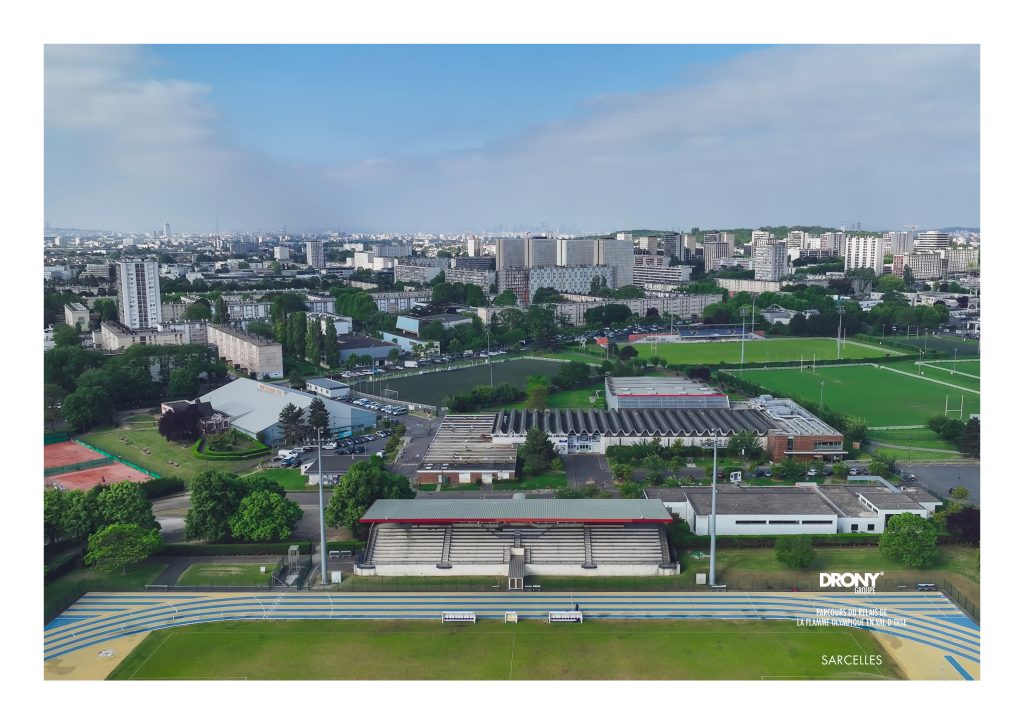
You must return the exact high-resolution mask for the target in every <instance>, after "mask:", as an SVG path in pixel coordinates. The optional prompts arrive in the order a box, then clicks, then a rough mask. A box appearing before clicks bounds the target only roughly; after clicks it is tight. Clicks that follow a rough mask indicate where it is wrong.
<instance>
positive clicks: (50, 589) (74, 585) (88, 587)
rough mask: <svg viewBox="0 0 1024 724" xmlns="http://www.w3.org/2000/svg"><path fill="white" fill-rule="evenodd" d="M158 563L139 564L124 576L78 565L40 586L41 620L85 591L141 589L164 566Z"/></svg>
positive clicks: (57, 611)
mask: <svg viewBox="0 0 1024 724" xmlns="http://www.w3.org/2000/svg"><path fill="white" fill-rule="evenodd" d="M166 567H167V566H165V565H164V564H162V563H139V564H137V565H134V566H129V567H128V572H127V573H126V574H124V575H122V574H120V573H113V574H108V573H102V572H101V571H97V570H95V569H93V568H80V569H78V570H75V571H71V572H70V573H68V574H67V575H64V576H61V577H60V578H58V579H57V580H55V581H52V582H51V583H47V584H46V585H45V586H43V608H44V617H45V618H44V620H46V621H49V620H50V619H52V618H53V617H54V616H56V615H57V614H58V613H60V612H61V611H63V610H64V609H66V608H67V607H68V606H70V605H71V604H72V603H74V601H75V600H76V599H77V598H78V597H79V596H81V595H82V594H83V593H87V592H89V591H141V590H142V588H143V587H144V586H145V585H146V584H147V583H152V582H153V581H154V580H155V579H156V577H157V576H159V575H160V572H161V571H163V569H164V568H166Z"/></svg>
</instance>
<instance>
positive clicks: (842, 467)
mask: <svg viewBox="0 0 1024 724" xmlns="http://www.w3.org/2000/svg"><path fill="white" fill-rule="evenodd" d="M849 474H850V466H849V465H847V464H846V463H836V464H835V465H833V466H832V475H833V476H835V477H837V478H845V477H846V476H847V475H849Z"/></svg>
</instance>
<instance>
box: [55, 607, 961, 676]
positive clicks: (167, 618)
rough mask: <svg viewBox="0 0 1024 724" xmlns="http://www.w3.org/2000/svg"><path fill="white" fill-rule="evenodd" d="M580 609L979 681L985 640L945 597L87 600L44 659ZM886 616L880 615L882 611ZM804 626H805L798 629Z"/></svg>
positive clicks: (62, 620)
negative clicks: (204, 627) (214, 637)
mask: <svg viewBox="0 0 1024 724" xmlns="http://www.w3.org/2000/svg"><path fill="white" fill-rule="evenodd" d="M576 604H579V607H580V610H581V611H582V612H583V613H584V616H585V617H587V618H595V617H596V618H640V619H656V618H678V619H688V618H693V619H708V618H715V619H747V620H789V621H795V622H797V625H811V626H814V625H823V624H827V625H845V626H853V627H858V628H862V629H867V630H871V631H875V632H878V633H884V634H888V635H890V636H894V637H896V638H899V639H902V640H906V641H911V642H916V643H918V644H923V645H925V646H927V647H928V648H929V649H930V650H932V651H933V653H934V654H935V656H936V657H937V658H938V659H942V660H945V659H944V657H946V656H952V657H953V658H954V660H955V661H958V662H959V663H960V664H962V665H965V666H966V667H967V669H968V670H969V671H970V672H971V674H972V675H973V676H974V677H975V678H977V676H978V668H979V664H980V656H981V645H980V636H981V631H980V629H979V627H978V626H977V624H975V623H974V622H973V621H971V620H970V619H969V618H968V617H967V616H965V615H964V614H963V612H962V611H961V610H960V609H958V608H957V607H956V606H955V605H954V604H953V603H952V602H950V600H949V599H948V598H946V596H945V595H944V594H942V593H918V592H900V593H878V594H875V595H872V596H869V597H865V596H856V595H852V594H849V593H839V594H826V593H811V592H778V591H776V592H764V593H726V592H721V593H708V592H697V593H667V592H666V593H573V594H570V593H539V592H538V593H511V592H504V593H500V592H495V593H386V594H382V593H345V594H341V593H319V592H313V591H302V592H290V593H276V592H266V593H262V592H261V593H252V594H246V593H191V594H190V593H178V594H169V593H158V592H147V593H89V594H86V595H85V596H83V597H82V598H81V599H79V600H78V602H76V603H75V604H74V605H73V606H72V607H71V608H69V609H68V610H67V611H65V612H64V614H62V615H61V616H60V617H58V618H57V619H56V620H54V621H53V622H51V623H50V625H49V626H47V627H46V629H45V631H44V637H45V641H44V659H45V660H46V661H51V660H54V659H59V657H62V656H67V655H69V654H71V653H73V652H75V651H77V650H79V649H83V648H86V647H91V646H96V645H97V644H105V643H107V642H111V641H115V640H117V639H119V638H122V637H125V636H131V635H135V634H138V633H140V632H147V633H148V632H150V631H156V630H159V629H164V628H170V627H174V626H187V625H190V624H194V623H209V622H218V621H237V620H251V621H258V620H263V619H275V620H286V619H428V620H429V619H433V620H435V621H436V620H439V619H440V616H441V613H442V612H443V611H474V612H476V614H477V616H478V617H480V618H499V619H500V618H502V617H503V616H504V612H505V611H516V612H518V613H519V616H521V617H525V618H542V619H546V618H547V614H548V612H549V611H562V610H568V609H571V608H572V607H573V606H574V605H576ZM879 609H881V611H879ZM801 622H802V623H801Z"/></svg>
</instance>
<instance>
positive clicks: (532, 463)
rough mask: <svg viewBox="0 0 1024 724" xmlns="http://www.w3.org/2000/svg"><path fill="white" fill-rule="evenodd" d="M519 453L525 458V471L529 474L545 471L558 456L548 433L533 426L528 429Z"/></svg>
mask: <svg viewBox="0 0 1024 724" xmlns="http://www.w3.org/2000/svg"><path fill="white" fill-rule="evenodd" d="M518 453H519V457H521V458H522V459H523V472H524V473H526V474H527V475H535V474H537V473H542V472H544V471H545V470H547V469H548V468H550V467H551V463H552V461H554V460H555V459H556V458H557V457H558V452H557V451H556V450H555V446H554V445H553V444H551V440H549V439H548V435H547V433H546V432H544V431H543V430H541V429H540V428H539V427H531V428H530V429H529V430H527V431H526V440H525V441H524V442H523V444H522V445H520V446H519V450H518Z"/></svg>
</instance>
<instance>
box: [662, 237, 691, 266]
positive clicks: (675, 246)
mask: <svg viewBox="0 0 1024 724" xmlns="http://www.w3.org/2000/svg"><path fill="white" fill-rule="evenodd" d="M687 236H691V235H690V234H687ZM661 253H662V254H663V255H664V256H667V257H669V258H670V259H671V258H672V257H676V258H677V259H679V260H680V261H685V260H686V251H685V250H684V248H683V235H682V234H665V236H663V237H662V239H661Z"/></svg>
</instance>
